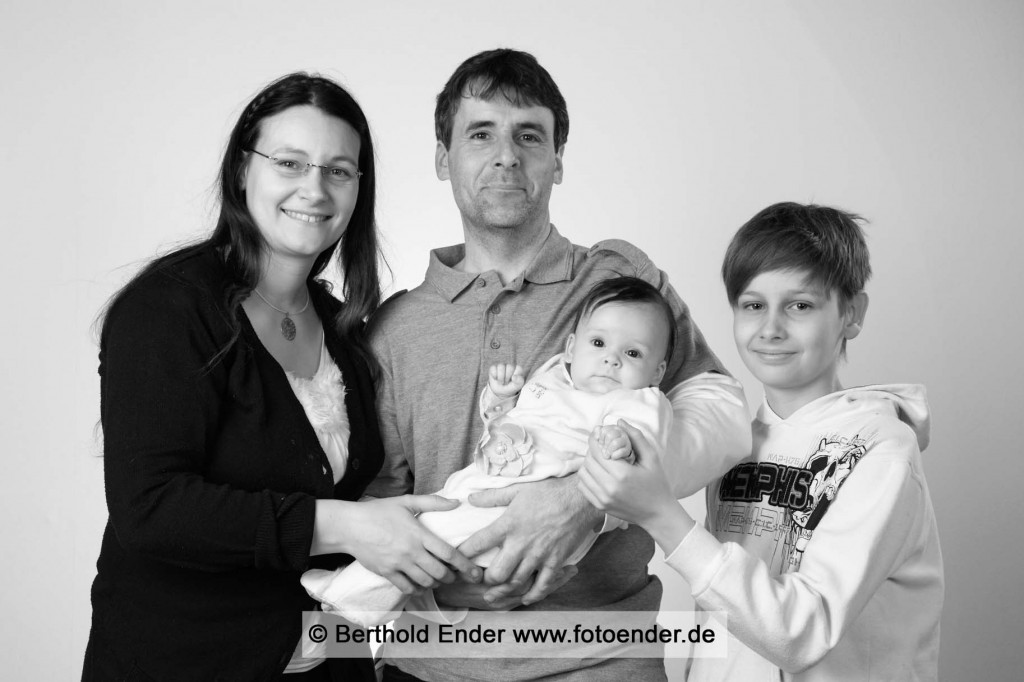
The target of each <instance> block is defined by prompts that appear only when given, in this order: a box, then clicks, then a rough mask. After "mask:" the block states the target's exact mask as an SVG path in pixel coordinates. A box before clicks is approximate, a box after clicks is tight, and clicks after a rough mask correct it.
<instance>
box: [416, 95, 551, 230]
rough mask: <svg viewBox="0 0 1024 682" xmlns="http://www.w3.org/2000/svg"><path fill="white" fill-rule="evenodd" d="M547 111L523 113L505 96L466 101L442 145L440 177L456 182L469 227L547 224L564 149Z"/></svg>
mask: <svg viewBox="0 0 1024 682" xmlns="http://www.w3.org/2000/svg"><path fill="white" fill-rule="evenodd" d="M554 132H555V117H554V114H552V113H551V110H550V109H548V108H547V107H539V106H538V107H525V108H520V107H517V106H515V105H513V104H511V103H510V102H509V101H508V100H506V99H505V98H504V97H496V98H495V99H493V100H490V101H487V100H482V99H477V98H475V97H467V98H464V99H463V100H462V104H461V105H459V110H458V112H457V113H456V114H455V119H454V121H453V123H452V137H451V144H450V145H449V148H448V149H445V148H444V145H443V144H441V143H440V142H438V144H437V152H436V155H435V166H436V169H437V177H438V178H439V179H441V180H451V183H452V194H454V195H455V203H456V204H457V205H458V207H459V211H460V212H461V213H462V223H463V225H464V226H465V227H466V228H470V227H472V228H475V229H478V230H494V229H521V228H526V229H531V228H532V229H535V230H537V231H538V232H539V231H540V230H542V229H544V228H546V227H547V225H548V201H549V199H550V197H551V187H552V185H555V184H558V183H560V182H562V149H555V143H554Z"/></svg>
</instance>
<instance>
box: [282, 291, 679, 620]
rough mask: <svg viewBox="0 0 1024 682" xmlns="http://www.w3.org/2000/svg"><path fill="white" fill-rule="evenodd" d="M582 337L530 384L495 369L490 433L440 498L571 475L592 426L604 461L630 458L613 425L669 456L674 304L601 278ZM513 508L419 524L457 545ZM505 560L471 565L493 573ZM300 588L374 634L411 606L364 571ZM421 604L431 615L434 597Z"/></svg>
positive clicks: (583, 314) (484, 411)
mask: <svg viewBox="0 0 1024 682" xmlns="http://www.w3.org/2000/svg"><path fill="white" fill-rule="evenodd" d="M574 329H575V331H574V332H573V333H572V334H570V335H569V337H568V339H567V340H566V344H565V352H564V353H560V354H558V355H556V356H555V357H553V358H551V359H550V360H548V361H547V362H545V363H544V365H542V366H541V367H540V368H539V369H538V370H537V371H536V372H535V373H534V374H533V376H532V377H531V378H530V381H529V382H525V381H524V376H523V369H522V368H521V367H519V366H515V365H495V366H493V367H491V368H490V373H489V375H488V385H487V387H486V388H485V389H484V391H483V392H482V394H481V396H480V410H481V416H482V417H483V419H484V427H485V428H484V434H483V437H482V438H481V439H480V443H479V444H478V446H477V448H476V452H475V453H474V463H473V464H472V465H470V466H469V467H467V468H465V469H463V470H461V471H457V472H455V473H454V474H452V475H451V476H450V477H449V478H448V480H447V482H446V483H445V486H444V488H443V489H441V490H440V491H438V493H437V494H438V495H442V496H444V497H448V498H452V499H458V500H461V501H465V500H466V498H467V497H468V496H469V495H470V494H472V493H475V492H480V491H482V490H489V489H493V488H500V487H505V486H508V485H512V484H513V483H525V482H531V481H539V480H541V479H545V478H551V477H557V476H566V475H568V474H571V473H574V472H576V471H578V470H579V468H580V467H581V466H582V464H583V462H584V460H585V459H586V453H587V445H588V438H589V437H590V435H591V432H592V431H594V430H595V427H596V428H597V431H598V437H597V440H598V447H600V449H601V451H602V454H603V455H604V456H606V457H608V458H610V459H627V460H629V459H630V457H631V454H632V449H631V447H630V444H629V440H628V438H627V437H626V435H625V433H624V432H623V431H622V430H621V428H619V427H618V426H616V423H617V422H618V421H620V420H624V422H626V423H629V424H632V425H633V426H634V427H636V428H638V429H640V431H641V432H642V433H644V435H645V436H646V437H648V438H650V439H653V442H655V443H657V447H658V451H659V452H661V451H662V450H663V449H664V447H665V442H666V440H667V436H668V433H669V427H670V423H671V420H672V407H671V405H670V404H669V402H668V400H667V399H666V397H665V396H664V394H662V393H661V391H659V390H658V388H657V387H658V384H659V383H660V382H661V379H662V377H663V376H664V374H665V368H666V367H667V365H668V362H669V360H670V357H669V354H670V353H671V349H672V348H673V346H674V345H675V344H674V339H673V336H674V334H675V324H674V321H673V314H672V310H671V308H670V307H669V304H668V302H667V301H666V300H665V299H664V297H663V296H662V295H661V293H660V292H659V291H658V290H657V289H656V288H655V287H653V286H651V285H650V284H648V283H647V282H645V281H643V280H641V279H637V278H634V277H618V278H614V279H608V280H604V281H602V282H599V283H598V284H597V285H595V286H594V287H593V289H592V290H591V291H590V292H589V293H588V295H587V297H586V298H585V299H584V300H583V302H582V304H581V305H580V309H579V310H578V311H577V315H576V324H575V326H574ZM504 511H505V508H504V507H488V508H482V507H474V506H473V505H471V504H464V505H462V506H461V507H458V508H456V509H453V510H451V511H446V512H428V513H424V514H421V515H420V516H419V517H418V518H419V520H420V521H421V522H422V523H423V525H424V526H426V527H427V528H429V529H430V530H432V531H433V532H434V533H436V534H437V535H438V536H439V537H441V538H442V539H443V540H445V542H447V543H448V544H451V545H458V544H459V543H461V542H463V541H464V540H465V539H466V538H468V537H469V536H470V535H472V534H473V533H474V532H476V531H477V530H479V529H480V528H483V527H484V526H486V525H488V524H490V523H491V522H493V521H494V520H496V519H497V518H498V517H499V516H501V514H502V513H504ZM596 539H597V534H596V533H593V534H591V536H590V537H588V539H587V540H586V541H585V542H584V543H583V544H582V545H581V546H580V547H579V548H578V549H577V550H576V552H575V553H574V554H573V555H572V556H571V557H570V558H569V560H568V562H567V563H570V564H574V563H576V562H577V561H579V560H580V559H581V558H582V557H583V555H584V554H586V553H587V550H589V549H590V547H591V546H592V545H593V543H594V540H596ZM497 552H498V550H497V548H495V549H492V550H491V551H489V552H485V553H484V554H482V555H480V556H478V557H475V558H474V561H475V562H476V563H477V564H479V565H481V566H487V565H489V564H490V561H491V560H492V559H493V558H494V556H496V555H497ZM302 585H303V586H304V587H305V588H306V591H307V592H309V594H310V596H312V597H313V598H314V599H317V600H318V601H320V602H322V603H323V608H324V610H325V611H331V612H335V613H338V614H340V615H341V616H343V617H345V618H346V619H348V620H350V621H353V622H356V623H359V624H361V625H366V626H372V625H379V624H381V623H384V622H387V621H389V620H393V619H394V618H395V617H396V616H397V615H398V613H399V612H400V611H401V610H402V608H403V607H404V606H405V604H406V601H407V600H408V598H407V597H406V596H405V595H403V594H402V592H401V591H400V590H399V589H398V588H397V587H395V586H394V585H392V584H391V582H389V581H388V580H387V579H386V578H383V577H381V576H379V575H377V574H375V573H372V572H371V571H370V570H368V569H367V568H365V567H364V566H362V565H360V564H359V563H353V564H350V565H348V566H346V567H344V568H342V569H338V570H337V571H333V572H331V571H323V570H312V571H307V572H306V573H305V574H304V575H303V577H302ZM414 604H417V605H422V610H431V609H430V600H428V601H427V602H425V603H421V602H414ZM410 608H412V607H410ZM449 617H451V614H449Z"/></svg>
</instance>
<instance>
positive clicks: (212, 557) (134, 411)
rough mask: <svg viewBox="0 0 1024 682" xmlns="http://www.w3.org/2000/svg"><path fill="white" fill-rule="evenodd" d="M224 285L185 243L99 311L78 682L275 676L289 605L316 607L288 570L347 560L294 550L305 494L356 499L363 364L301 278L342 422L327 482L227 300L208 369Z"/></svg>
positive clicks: (287, 635) (371, 429)
mask: <svg viewBox="0 0 1024 682" xmlns="http://www.w3.org/2000/svg"><path fill="white" fill-rule="evenodd" d="M228 283H229V280H228V275H227V272H226V271H225V269H224V267H223V265H222V263H221V260H220V258H219V256H218V255H217V253H216V252H215V251H214V250H213V249H212V248H210V247H206V248H198V249H194V253H192V254H191V255H189V256H188V257H186V258H184V259H182V260H180V261H179V262H176V263H175V264H174V265H171V266H165V267H164V268H162V269H160V270H157V271H156V272H153V273H150V274H148V275H145V276H143V277H142V278H140V279H139V280H137V281H136V282H134V283H133V284H132V285H131V286H130V288H129V290H128V291H127V292H126V293H125V294H124V295H123V296H121V297H120V298H119V299H118V300H117V301H116V302H115V304H114V305H113V306H112V307H111V309H110V310H109V312H108V316H107V320H106V324H105V326H104V332H103V336H102V339H101V344H100V376H101V384H100V386H101V420H102V424H103V436H104V457H105V461H104V477H105V483H106V493H107V506H108V511H109V520H108V522H107V527H106V530H105V532H104V534H103V545H102V548H101V550H100V557H99V561H98V562H97V570H98V574H97V576H96V580H95V582H94V583H93V588H92V603H93V621H92V631H91V633H90V641H89V647H88V650H87V653H86V668H85V672H84V679H93V678H95V679H105V678H106V677H107V675H108V674H109V673H114V671H118V672H117V673H114V674H118V675H123V674H126V673H127V671H132V670H134V671H135V674H140V673H141V676H140V677H139V678H140V679H146V677H151V678H153V679H158V680H189V681H192V680H212V679H218V680H221V679H223V680H246V681H252V680H265V679H275V678H276V677H277V676H278V674H279V673H280V671H281V670H282V669H283V668H284V666H285V664H286V663H287V662H288V660H289V658H290V657H291V655H292V652H293V650H294V648H295V644H296V642H297V641H298V639H299V636H300V612H301V611H303V610H313V609H315V608H316V604H315V602H314V601H313V600H312V599H310V598H309V597H308V596H307V595H306V593H305V591H304V590H303V588H302V587H301V585H300V584H299V577H300V575H301V573H302V571H303V570H305V569H307V568H309V567H310V566H311V565H318V566H337V565H339V564H340V563H344V562H345V561H348V560H350V557H347V556H342V555H332V556H326V557H314V561H311V560H310V556H309V551H310V545H311V542H312V536H313V520H314V507H315V500H316V499H325V498H338V499H343V500H355V499H358V497H359V496H360V495H361V494H362V492H363V490H364V489H365V488H366V486H367V484H368V483H369V482H370V480H371V479H372V478H373V477H374V476H375V475H376V473H377V471H378V470H379V469H380V466H381V462H382V460H383V449H382V446H381V442H380V435H379V432H378V426H377V417H376V413H375V411H374V387H373V382H372V380H371V376H370V372H369V370H368V368H367V366H366V364H365V363H364V362H363V361H362V360H361V359H360V357H359V356H358V355H357V354H356V353H355V352H354V351H353V350H352V349H351V348H349V347H348V346H347V345H346V344H345V343H344V342H343V341H342V340H340V339H339V338H338V337H337V335H336V334H335V333H334V331H333V328H332V325H331V320H332V319H333V317H334V315H335V313H336V312H337V310H338V309H339V306H340V305H341V303H339V302H338V301H337V300H336V299H334V298H333V297H332V296H330V294H329V293H327V292H326V291H325V290H322V289H321V288H319V287H313V289H314V291H313V305H314V306H315V309H316V311H317V314H318V315H319V316H320V319H321V320H322V321H323V322H324V333H325V343H326V345H327V349H328V351H329V352H330V354H331V357H332V358H333V359H334V361H335V362H336V363H337V364H338V367H339V368H340V369H341V372H342V376H343V378H344V381H345V386H346V392H345V407H346V409H347V410H348V417H349V421H350V424H351V433H352V435H351V438H350V440H349V459H348V466H347V468H346V471H345V475H344V477H343V478H342V479H341V481H340V482H339V483H338V484H337V485H334V483H333V474H332V471H331V465H330V463H329V462H328V460H327V456H326V455H325V454H324V452H323V449H322V448H321V446H320V443H319V441H318V440H317V437H316V434H315V432H314V431H313V428H312V426H310V424H309V421H308V420H307V418H306V416H305V412H304V411H303V408H302V406H301V404H300V403H299V402H298V400H297V399H296V397H295V394H294V392H293V391H292V388H291V386H290V385H289V383H288V379H287V377H286V375H285V373H284V371H283V370H282V369H281V367H280V365H278V363H277V362H276V361H275V360H274V359H273V357H272V356H271V355H270V354H269V353H268V352H267V350H266V349H265V348H264V347H263V345H262V344H261V343H260V341H259V339H258V338H257V336H256V333H255V331H254V330H253V329H252V327H251V326H250V324H249V322H248V319H247V318H246V317H245V315H244V314H243V313H241V312H240V311H239V318H240V319H239V320H238V321H239V322H240V323H241V336H240V337H239V339H238V341H237V342H236V343H234V344H233V345H232V346H231V347H230V349H229V350H228V351H227V352H226V353H225V354H224V355H223V356H222V357H221V358H220V359H219V360H218V361H216V362H215V363H213V364H212V366H211V365H209V364H208V363H209V362H210V360H211V358H213V357H214V356H215V355H216V354H217V353H218V351H220V350H222V349H223V348H224V347H225V346H226V344H227V343H228V341H229V339H230V337H231V334H232V331H231V324H230V313H228V311H227V310H226V308H225V306H224V301H223V298H224V292H225V290H226V287H227V286H228ZM117 679H121V678H120V677H118V678H117ZM128 679H135V678H134V677H129V678H128Z"/></svg>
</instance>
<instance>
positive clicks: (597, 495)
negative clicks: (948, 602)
mask: <svg viewBox="0 0 1024 682" xmlns="http://www.w3.org/2000/svg"><path fill="white" fill-rule="evenodd" d="M857 220H859V218H858V217H857V216H854V215H850V214H848V213H844V212H842V211H838V210H836V209H831V208H826V207H822V206H802V205H799V204H792V203H787V204H776V205H774V206H770V207H768V208H766V209H765V210H763V211H761V212H760V213H758V214H757V215H756V216H754V217H753V218H752V219H751V220H750V221H749V222H748V223H747V224H746V225H744V226H743V227H742V228H740V230H739V232H738V233H737V234H736V236H735V237H734V238H733V240H732V243H731V244H730V246H729V249H728V252H727V254H726V257H725V264H724V265H723V267H722V275H723V278H724V280H725V286H726V290H727V293H728V296H729V302H730V303H731V304H732V307H733V314H734V325H733V328H734V333H735V337H736V346H737V348H738V349H739V352H740V355H741V357H742V358H743V362H744V363H745V364H746V366H747V367H748V369H750V371H751V372H752V373H753V374H754V376H755V377H757V379H758V380H760V381H761V382H762V383H763V384H764V393H765V400H764V403H763V404H762V406H761V408H760V410H759V411H758V414H757V418H756V419H755V420H754V423H753V436H754V438H753V454H752V455H751V457H750V458H749V459H747V460H745V461H744V462H741V463H740V464H739V465H737V466H736V467H734V468H733V469H732V470H731V471H729V472H728V473H727V474H726V475H725V476H724V477H722V478H721V479H719V480H716V481H714V482H713V483H712V484H711V485H710V486H709V487H708V494H707V500H708V520H707V530H705V529H704V528H700V527H698V526H696V525H695V524H694V521H693V519H692V518H690V516H689V515H688V514H687V512H686V511H685V510H684V509H683V508H682V507H681V506H680V505H679V504H678V503H677V502H676V500H675V499H673V497H672V495H671V494H670V493H669V491H668V489H667V488H666V486H665V483H664V479H663V477H662V476H661V473H660V465H659V463H658V458H657V457H655V456H652V455H651V453H650V449H649V448H647V447H646V445H645V444H644V442H643V438H642V437H640V435H639V434H638V433H637V432H636V431H634V430H631V429H629V428H628V427H626V430H627V432H628V433H629V435H630V439H631V441H632V444H633V447H634V451H635V455H636V463H635V464H632V465H630V464H628V463H626V462H621V461H612V460H609V459H607V458H605V457H604V456H603V454H602V453H600V452H599V451H596V450H592V451H591V454H590V456H589V457H588V458H587V462H586V464H585V466H584V468H583V470H581V472H580V486H581V487H582V489H583V491H584V493H585V494H586V495H587V497H588V499H590V501H591V502H592V503H594V504H595V505H596V506H597V507H598V508H600V509H604V510H606V511H607V512H608V513H610V514H613V515H615V516H617V517H619V518H621V519H623V520H625V521H629V522H632V523H638V524H640V525H641V526H643V527H644V528H645V529H646V530H647V531H648V532H649V533H650V534H651V535H652V536H653V537H654V539H655V541H657V543H658V544H659V545H660V546H661V548H662V549H663V550H664V551H665V552H666V554H667V557H666V561H667V562H668V564H669V565H670V566H672V567H673V568H674V569H676V570H677V571H679V573H680V574H682V576H683V577H684V578H685V579H686V580H687V582H689V584H690V587H691V590H692V593H693V597H694V599H695V600H696V602H697V604H698V605H699V606H700V607H702V608H704V609H706V610H709V611H725V612H726V613H727V614H728V626H729V631H730V633H731V634H732V635H733V637H731V638H730V640H729V648H728V652H729V653H728V657H727V658H725V659H711V658H701V659H694V660H692V667H691V670H690V674H689V678H688V679H690V680H742V681H743V682H747V681H749V680H769V679H772V680H778V679H786V680H934V679H936V677H937V661H938V653H939V616H940V613H941V611H942V599H943V576H942V556H941V553H940V551H939V538H938V532H937V530H936V525H935V515H934V512H933V511H932V504H931V499H930V498H929V495H928V486H927V484H926V483H925V479H924V472H923V471H922V468H921V454H920V450H922V449H924V447H925V446H926V445H927V443H928V407H927V404H926V402H925V395H924V388H923V387H922V386H914V385H906V384H902V385H900V384H897V385H885V386H866V387H862V388H853V389H848V390H843V389H842V387H841V385H840V383H839V377H838V368H839V363H840V359H841V358H842V357H843V355H844V353H845V347H846V342H847V340H849V339H852V338H854V337H856V336H857V335H858V334H859V333H860V329H861V325H862V324H863V321H864V313H865V310H866V309H867V303H868V299H867V295H866V294H865V293H864V291H863V287H864V283H865V282H866V280H867V279H868V277H869V275H870V273H871V269H870V265H869V264H868V252H867V246H866V245H865V243H864V237H863V235H862V234H861V231H860V227H859V226H858V225H857V222H856V221H857ZM737 640H738V641H737Z"/></svg>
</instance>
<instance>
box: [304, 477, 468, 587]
mask: <svg viewBox="0 0 1024 682" xmlns="http://www.w3.org/2000/svg"><path fill="white" fill-rule="evenodd" d="M457 506H459V502H458V501H457V500H448V499H445V498H443V497H439V496H437V495H403V496H401V497H391V498H385V499H369V500H364V501H361V502H342V501H340V500H317V503H316V521H315V524H314V529H313V548H312V550H311V552H310V553H311V554H327V553H337V552H344V553H346V554H351V555H352V556H354V557H355V558H356V559H357V560H358V561H359V563H361V564H362V565H363V566H365V567H366V568H368V569H370V570H371V571H373V572H374V573H377V574H378V575H381V576H383V577H385V578H387V579H388V580H390V581H391V582H392V583H393V584H394V585H395V587H397V588H398V589H400V590H401V591H402V592H403V593H404V594H413V593H414V592H416V591H418V590H419V589H421V588H433V587H436V586H437V585H439V584H441V583H450V582H452V581H453V580H454V579H455V575H454V573H453V570H454V571H457V572H458V573H460V574H461V576H462V578H463V580H466V581H467V582H478V581H479V580H480V578H481V576H482V575H483V572H482V570H481V569H480V568H479V567H477V566H476V565H475V564H474V563H473V562H472V561H470V560H469V559H467V558H466V556H465V555H463V554H462V553H461V552H459V551H458V550H456V549H455V548H454V547H452V546H451V545H449V544H447V543H446V542H444V541H443V540H441V539H440V538H439V537H437V536H436V535H434V534H433V533H431V532H430V531H429V530H427V529H426V528H424V527H423V526H422V524H420V522H419V521H417V520H416V514H418V513H420V512H427V511H448V510H450V509H454V508H455V507H457Z"/></svg>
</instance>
